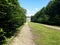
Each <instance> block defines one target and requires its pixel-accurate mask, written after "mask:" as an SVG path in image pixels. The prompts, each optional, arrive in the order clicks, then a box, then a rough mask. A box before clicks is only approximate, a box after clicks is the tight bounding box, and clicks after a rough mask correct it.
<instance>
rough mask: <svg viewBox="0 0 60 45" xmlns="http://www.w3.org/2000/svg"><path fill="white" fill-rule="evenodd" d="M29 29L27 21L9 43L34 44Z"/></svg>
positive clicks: (13, 44) (14, 44)
mask: <svg viewBox="0 0 60 45" xmlns="http://www.w3.org/2000/svg"><path fill="white" fill-rule="evenodd" d="M30 30H31V29H30V28H29V26H28V23H26V24H25V25H24V27H23V28H22V30H21V31H20V32H19V34H18V36H16V37H15V38H14V39H13V41H12V43H10V44H9V45H35V43H34V42H33V40H32V39H33V37H32V33H31V31H30Z"/></svg>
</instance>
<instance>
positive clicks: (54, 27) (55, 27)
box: [42, 24, 60, 30]
mask: <svg viewBox="0 0 60 45" xmlns="http://www.w3.org/2000/svg"><path fill="white" fill-rule="evenodd" d="M42 25H44V26H46V27H49V28H53V29H56V30H60V27H57V26H51V25H45V24H42Z"/></svg>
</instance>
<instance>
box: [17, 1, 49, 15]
mask: <svg viewBox="0 0 60 45" xmlns="http://www.w3.org/2000/svg"><path fill="white" fill-rule="evenodd" d="M18 1H19V3H20V5H21V7H23V8H25V9H26V10H27V14H26V15H27V16H31V15H34V14H35V13H36V12H37V11H39V10H40V9H41V8H42V7H44V6H46V5H47V4H48V2H49V1H50V0H18Z"/></svg>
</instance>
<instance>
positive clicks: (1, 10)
mask: <svg viewBox="0 0 60 45" xmlns="http://www.w3.org/2000/svg"><path fill="white" fill-rule="evenodd" d="M25 14H26V10H25V9H23V8H22V7H21V6H20V5H19V3H18V0H0V45H3V44H4V43H5V42H6V39H8V38H11V37H12V36H13V35H14V34H15V32H16V31H17V30H16V28H18V27H20V26H21V25H23V24H24V22H25V21H26V16H25Z"/></svg>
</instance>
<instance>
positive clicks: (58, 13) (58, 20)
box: [31, 0, 60, 25]
mask: <svg viewBox="0 0 60 45" xmlns="http://www.w3.org/2000/svg"><path fill="white" fill-rule="evenodd" d="M31 21H33V22H38V23H46V24H52V25H60V1H59V0H53V1H50V2H49V3H48V5H47V6H46V7H43V8H42V9H41V10H40V11H38V12H37V13H36V14H35V15H34V16H33V17H32V18H31Z"/></svg>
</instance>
